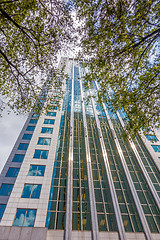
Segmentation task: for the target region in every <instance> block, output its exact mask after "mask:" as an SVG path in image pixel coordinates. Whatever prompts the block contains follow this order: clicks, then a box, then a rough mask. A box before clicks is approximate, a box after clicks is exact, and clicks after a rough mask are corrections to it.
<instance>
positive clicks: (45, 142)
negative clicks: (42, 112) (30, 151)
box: [37, 137, 51, 145]
mask: <svg viewBox="0 0 160 240" xmlns="http://www.w3.org/2000/svg"><path fill="white" fill-rule="evenodd" d="M50 143H51V138H41V137H40V138H39V139H38V143H37V144H38V145H50Z"/></svg>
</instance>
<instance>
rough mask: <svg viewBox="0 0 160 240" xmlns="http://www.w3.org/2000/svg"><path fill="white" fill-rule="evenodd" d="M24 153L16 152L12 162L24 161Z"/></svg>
mask: <svg viewBox="0 0 160 240" xmlns="http://www.w3.org/2000/svg"><path fill="white" fill-rule="evenodd" d="M24 156H25V155H24V154H15V155H14V158H13V160H12V162H23V159H24Z"/></svg>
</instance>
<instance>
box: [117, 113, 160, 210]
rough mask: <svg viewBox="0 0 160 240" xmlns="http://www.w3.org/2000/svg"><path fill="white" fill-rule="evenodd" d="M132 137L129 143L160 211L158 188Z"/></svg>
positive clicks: (120, 119) (122, 123) (121, 121)
mask: <svg viewBox="0 0 160 240" xmlns="http://www.w3.org/2000/svg"><path fill="white" fill-rule="evenodd" d="M117 116H118V118H119V121H120V123H121V125H122V127H123V128H125V124H124V122H123V120H122V118H121V116H120V114H119V112H117ZM130 139H131V138H130V136H128V141H129V143H130V145H131V148H132V150H133V152H134V154H135V156H136V159H137V161H138V164H139V166H140V168H141V170H142V173H143V175H144V177H145V179H146V182H147V184H148V186H149V189H150V191H151V193H152V195H153V197H154V200H155V202H156V204H157V207H158V209H159V211H160V198H159V196H158V193H157V191H156V189H155V187H154V185H153V183H152V181H151V179H150V176H149V174H148V172H147V170H146V168H145V166H144V163H143V161H142V159H141V157H140V155H139V153H138V151H137V148H136V146H135V144H134V142H133V141H132V140H130Z"/></svg>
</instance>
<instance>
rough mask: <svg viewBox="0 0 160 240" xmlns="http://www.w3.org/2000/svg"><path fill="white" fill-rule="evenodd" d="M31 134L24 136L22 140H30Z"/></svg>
mask: <svg viewBox="0 0 160 240" xmlns="http://www.w3.org/2000/svg"><path fill="white" fill-rule="evenodd" d="M31 138H32V134H24V135H23V138H22V139H25V140H31Z"/></svg>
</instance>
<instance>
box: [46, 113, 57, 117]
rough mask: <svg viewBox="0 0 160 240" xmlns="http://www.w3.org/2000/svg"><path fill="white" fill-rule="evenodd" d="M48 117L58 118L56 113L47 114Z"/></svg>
mask: <svg viewBox="0 0 160 240" xmlns="http://www.w3.org/2000/svg"><path fill="white" fill-rule="evenodd" d="M46 116H51V117H55V116H56V112H47V114H46Z"/></svg>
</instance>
